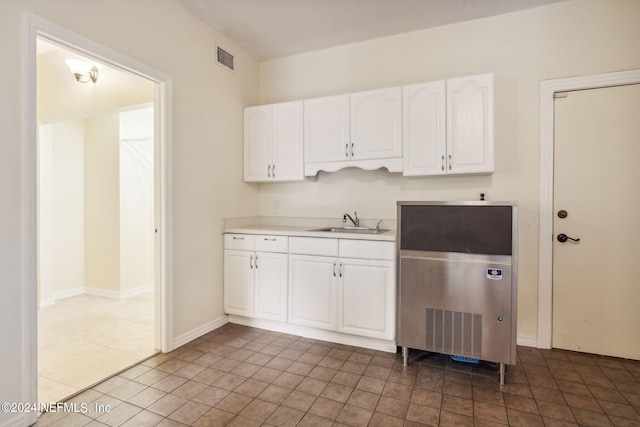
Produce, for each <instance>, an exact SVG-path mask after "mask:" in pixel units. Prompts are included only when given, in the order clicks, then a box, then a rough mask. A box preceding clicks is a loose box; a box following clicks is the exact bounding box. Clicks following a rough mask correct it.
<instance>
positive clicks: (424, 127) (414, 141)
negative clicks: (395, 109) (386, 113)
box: [402, 80, 447, 175]
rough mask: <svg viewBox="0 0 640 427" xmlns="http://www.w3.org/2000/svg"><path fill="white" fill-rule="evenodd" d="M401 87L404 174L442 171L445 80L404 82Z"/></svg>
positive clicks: (444, 156) (439, 172) (431, 173)
mask: <svg viewBox="0 0 640 427" xmlns="http://www.w3.org/2000/svg"><path fill="white" fill-rule="evenodd" d="M402 91H403V99H402V104H403V111H404V115H403V126H402V129H403V143H404V167H403V174H404V175H440V174H443V173H446V172H445V166H446V165H445V159H446V156H447V138H446V133H445V132H446V102H445V99H446V96H447V95H446V84H445V81H444V80H441V81H437V82H430V83H419V84H415V85H411V86H405V87H403V88H402Z"/></svg>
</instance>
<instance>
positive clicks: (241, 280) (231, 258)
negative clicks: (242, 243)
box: [224, 250, 255, 316]
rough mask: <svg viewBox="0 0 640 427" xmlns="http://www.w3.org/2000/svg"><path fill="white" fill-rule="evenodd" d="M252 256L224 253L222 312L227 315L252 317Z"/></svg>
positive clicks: (228, 251) (237, 252)
mask: <svg viewBox="0 0 640 427" xmlns="http://www.w3.org/2000/svg"><path fill="white" fill-rule="evenodd" d="M253 256H254V253H253V252H248V251H234V250H225V251H224V311H225V312H226V313H228V314H237V315H240V316H253V313H254V307H255V302H254V281H255V277H254V273H253Z"/></svg>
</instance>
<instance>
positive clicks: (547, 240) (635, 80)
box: [537, 70, 640, 348]
mask: <svg viewBox="0 0 640 427" xmlns="http://www.w3.org/2000/svg"><path fill="white" fill-rule="evenodd" d="M639 83H640V70H628V71H616V72H611V73H605V74H595V75H589V76H579V77H567V78H562V79H554V80H544V81H542V82H540V208H539V209H540V210H539V229H538V338H537V346H538V348H551V346H552V342H551V341H552V328H553V185H554V182H553V166H554V163H553V162H554V149H553V147H554V142H555V141H554V114H555V110H554V96H555V94H556V93H558V92H569V91H575V90H586V89H597V88H606V87H612V86H624V85H631V84H639Z"/></svg>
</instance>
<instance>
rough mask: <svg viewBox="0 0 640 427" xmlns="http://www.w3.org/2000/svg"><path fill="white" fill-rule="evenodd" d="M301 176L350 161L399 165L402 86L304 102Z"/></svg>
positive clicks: (396, 168)
mask: <svg viewBox="0 0 640 427" xmlns="http://www.w3.org/2000/svg"><path fill="white" fill-rule="evenodd" d="M304 147H305V148H304V150H305V175H315V174H316V173H317V172H318V171H319V170H325V171H328V172H332V171H336V170H339V169H342V168H345V167H349V166H356V167H360V168H363V169H377V168H381V167H386V168H387V169H389V170H390V171H392V172H399V171H401V170H402V89H401V88H400V87H393V88H387V89H379V90H372V91H367V92H358V93H352V94H346V95H338V96H330V97H326V98H317V99H309V100H305V101H304Z"/></svg>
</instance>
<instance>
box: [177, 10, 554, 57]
mask: <svg viewBox="0 0 640 427" xmlns="http://www.w3.org/2000/svg"><path fill="white" fill-rule="evenodd" d="M560 1H564V0H178V3H179V4H180V5H181V6H183V7H184V8H185V9H187V10H188V11H190V12H191V13H193V14H194V15H196V16H197V17H199V18H200V19H201V20H202V21H203V22H205V23H206V24H208V25H210V26H212V27H213V28H215V29H216V30H218V31H220V32H222V33H223V34H225V35H226V36H227V37H228V38H229V39H230V40H232V41H233V42H235V43H237V44H238V45H239V46H240V47H242V48H243V49H245V50H246V51H247V52H249V53H250V54H251V55H252V56H254V57H255V58H256V59H258V60H260V61H265V60H270V59H275V58H281V57H285V56H290V55H295V54H299V53H304V52H311V51H316V50H321V49H326V48H329V47H333V46H339V45H343V44H348V43H355V42H359V41H364V40H369V39H374V38H378V37H386V36H391V35H395V34H401V33H407V32H411V31H416V30H421V29H425V28H432V27H439V26H443V25H448V24H452V23H456V22H462V21H469V20H472V19H478V18H485V17H488V16H494V15H501V14H504V13H509V12H514V11H517V10H522V9H529V8H533V7H538V6H543V5H546V4H550V3H557V2H560Z"/></svg>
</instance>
